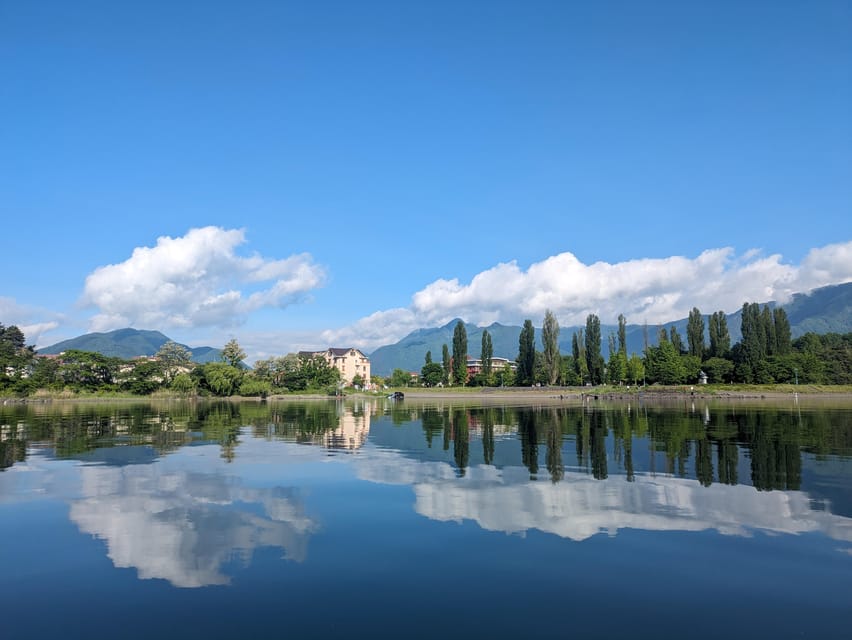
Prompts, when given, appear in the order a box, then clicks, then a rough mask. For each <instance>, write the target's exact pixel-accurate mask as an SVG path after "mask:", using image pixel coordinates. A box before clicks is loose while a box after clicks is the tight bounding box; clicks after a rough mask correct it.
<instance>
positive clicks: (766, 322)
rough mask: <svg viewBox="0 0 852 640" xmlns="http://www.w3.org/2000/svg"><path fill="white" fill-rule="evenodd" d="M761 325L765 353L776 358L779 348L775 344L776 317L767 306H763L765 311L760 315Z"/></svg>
mask: <svg viewBox="0 0 852 640" xmlns="http://www.w3.org/2000/svg"><path fill="white" fill-rule="evenodd" d="M760 323H761V324H762V325H763V340H764V346H763V352H764V353H765V354H766V355H767V356H774V355H775V353H776V347H777V344H776V342H775V317H774V316H773V314H772V311H771V310H770V308H769V305H767V304H765V305H763V311H762V312H761V314H760Z"/></svg>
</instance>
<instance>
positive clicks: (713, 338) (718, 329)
mask: <svg viewBox="0 0 852 640" xmlns="http://www.w3.org/2000/svg"><path fill="white" fill-rule="evenodd" d="M730 350H731V334H730V332H729V331H728V318H727V316H726V315H725V312H724V311H716V312H714V313H713V315H711V316H710V357H711V358H725V357H727V355H728V351H730Z"/></svg>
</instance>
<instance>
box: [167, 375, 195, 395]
mask: <svg viewBox="0 0 852 640" xmlns="http://www.w3.org/2000/svg"><path fill="white" fill-rule="evenodd" d="M171 389H172V391H176V392H177V393H182V394H189V393H192V392H194V391H195V383H194V382H193V381H192V378H191V377H190V375H189V374H188V373H179V374H177V375H176V376H175V377H174V379H173V380H172V384H171Z"/></svg>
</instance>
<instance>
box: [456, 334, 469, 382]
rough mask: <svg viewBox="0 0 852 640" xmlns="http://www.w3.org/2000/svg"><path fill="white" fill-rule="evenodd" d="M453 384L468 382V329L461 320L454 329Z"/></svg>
mask: <svg viewBox="0 0 852 640" xmlns="http://www.w3.org/2000/svg"><path fill="white" fill-rule="evenodd" d="M453 384H457V385H459V386H464V385H465V384H467V329H465V328H464V322H462V321H461V320H459V321H458V322H457V323H456V327H455V329H454V330H453Z"/></svg>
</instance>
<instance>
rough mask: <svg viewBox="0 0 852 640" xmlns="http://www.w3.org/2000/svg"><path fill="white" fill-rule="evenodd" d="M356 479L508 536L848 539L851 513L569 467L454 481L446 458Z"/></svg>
mask: <svg viewBox="0 0 852 640" xmlns="http://www.w3.org/2000/svg"><path fill="white" fill-rule="evenodd" d="M359 476H360V477H361V478H363V479H365V480H370V481H373V482H380V483H384V484H409V485H411V486H412V487H413V489H414V494H415V496H416V500H415V509H416V511H417V512H418V513H420V514H421V515H424V516H426V517H427V518H430V519H433V520H440V521H455V522H461V521H463V520H471V521H474V522H476V523H477V524H478V525H479V526H480V527H482V528H483V529H487V530H489V531H501V532H503V533H507V534H517V533H524V532H526V531H528V530H531V529H537V530H539V531H543V532H546V533H552V534H556V535H558V536H561V537H563V538H570V539H572V540H585V539H587V538H589V537H591V536H593V535H596V534H598V533H602V532H606V533H608V534H609V535H615V534H616V533H617V532H618V531H619V530H621V529H642V530H646V531H701V530H707V529H713V530H716V531H718V532H719V533H721V534H725V535H740V536H742V535H750V534H751V532H752V531H754V530H763V531H767V532H773V533H790V534H799V533H806V532H819V533H823V534H825V535H827V536H829V537H831V538H833V539H835V540H838V541H841V542H852V519H850V518H845V517H842V516H837V515H834V514H832V513H830V512H828V511H827V510H824V509H819V510H815V509H814V505H813V503H812V500H811V498H810V497H809V496H808V494H807V493H804V492H796V491H785V492H781V491H775V492H771V493H768V492H757V491H754V489H752V488H751V487H747V486H744V485H739V486H719V487H717V488H716V489H714V490H713V491H707V490H706V489H705V488H704V487H702V486H701V484H700V483H698V482H696V481H695V480H689V479H683V478H677V477H669V476H661V475H658V476H656V477H654V476H651V475H645V474H643V475H639V476H637V477H635V478H634V482H625V481H623V480H618V481H612V482H598V481H596V480H595V479H594V478H593V477H589V476H588V475H587V474H585V473H577V472H569V473H567V474H566V475H565V477H564V479H563V480H564V481H563V482H560V483H558V484H557V483H544V482H531V481H530V480H529V477H528V474H527V469H525V468H523V467H504V468H502V469H497V468H494V467H491V466H486V465H482V466H477V467H473V468H471V469H468V472H467V475H466V481H465V482H463V483H459V482H457V481H456V477H455V474H454V473H453V471H452V469H451V468H450V467H449V466H448V465H447V464H445V463H440V462H420V463H414V464H412V461H411V460H409V459H405V458H404V457H401V456H396V455H393V454H390V455H385V456H384V457H383V458H382V459H381V463H380V464H361V465H360V466H359Z"/></svg>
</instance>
